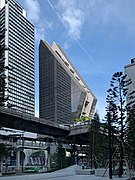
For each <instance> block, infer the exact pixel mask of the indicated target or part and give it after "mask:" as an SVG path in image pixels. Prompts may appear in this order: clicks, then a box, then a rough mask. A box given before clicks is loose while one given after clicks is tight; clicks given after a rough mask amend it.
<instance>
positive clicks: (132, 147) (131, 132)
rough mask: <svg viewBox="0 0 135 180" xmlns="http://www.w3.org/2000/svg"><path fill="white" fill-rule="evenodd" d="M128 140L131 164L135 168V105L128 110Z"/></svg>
mask: <svg viewBox="0 0 135 180" xmlns="http://www.w3.org/2000/svg"><path fill="white" fill-rule="evenodd" d="M126 140H127V150H128V151H127V152H129V153H128V157H129V162H130V164H131V166H132V167H133V168H135V154H134V152H135V104H134V105H133V106H132V107H130V108H129V109H128V116H127V131H126Z"/></svg>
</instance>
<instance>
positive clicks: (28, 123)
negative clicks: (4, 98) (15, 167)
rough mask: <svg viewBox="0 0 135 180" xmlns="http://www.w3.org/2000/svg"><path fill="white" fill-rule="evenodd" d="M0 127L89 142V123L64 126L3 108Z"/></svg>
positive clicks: (0, 110)
mask: <svg viewBox="0 0 135 180" xmlns="http://www.w3.org/2000/svg"><path fill="white" fill-rule="evenodd" d="M0 127H6V128H11V129H18V130H23V131H28V132H33V133H38V134H43V135H49V136H53V137H55V138H56V137H63V138H66V139H69V140H72V139H74V138H75V139H76V142H78V143H79V142H80V143H87V142H89V141H88V138H89V123H83V124H82V123H81V124H79V125H77V124H76V125H72V126H64V125H62V124H58V123H55V122H53V121H47V120H45V119H42V118H37V117H34V116H30V115H27V114H25V113H20V112H17V111H15V110H12V109H7V108H3V107H0Z"/></svg>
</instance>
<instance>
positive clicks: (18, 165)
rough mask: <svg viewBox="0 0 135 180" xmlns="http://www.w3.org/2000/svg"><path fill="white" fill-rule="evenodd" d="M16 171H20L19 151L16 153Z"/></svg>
mask: <svg viewBox="0 0 135 180" xmlns="http://www.w3.org/2000/svg"><path fill="white" fill-rule="evenodd" d="M16 169H17V170H20V151H19V150H18V149H17V152H16Z"/></svg>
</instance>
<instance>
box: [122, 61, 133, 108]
mask: <svg viewBox="0 0 135 180" xmlns="http://www.w3.org/2000/svg"><path fill="white" fill-rule="evenodd" d="M124 69H125V74H126V75H127V79H130V80H131V83H130V84H129V85H128V87H127V88H128V93H127V104H129V105H130V106H132V105H133V104H135V98H134V94H135V58H134V59H131V64H128V65H126V66H125V67H124Z"/></svg>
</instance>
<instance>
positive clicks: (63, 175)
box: [0, 165, 127, 180]
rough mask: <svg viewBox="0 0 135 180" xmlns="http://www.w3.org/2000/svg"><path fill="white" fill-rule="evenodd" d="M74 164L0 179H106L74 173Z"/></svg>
mask: <svg viewBox="0 0 135 180" xmlns="http://www.w3.org/2000/svg"><path fill="white" fill-rule="evenodd" d="M76 168H78V167H77V166H76V165H74V166H71V167H68V168H65V169H62V170H59V171H55V172H52V173H41V174H29V175H20V176H17V175H16V176H2V177H0V180H108V178H107V177H96V176H95V175H76V174H75V170H76ZM113 179H114V180H126V179H127V178H120V179H119V178H113Z"/></svg>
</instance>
